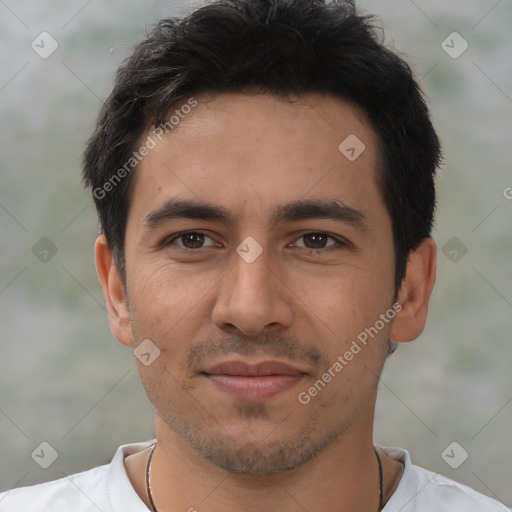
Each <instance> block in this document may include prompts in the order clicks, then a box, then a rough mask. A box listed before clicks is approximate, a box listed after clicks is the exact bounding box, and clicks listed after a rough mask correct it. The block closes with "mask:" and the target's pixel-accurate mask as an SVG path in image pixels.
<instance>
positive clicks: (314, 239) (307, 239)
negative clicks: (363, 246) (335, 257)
mask: <svg viewBox="0 0 512 512" xmlns="http://www.w3.org/2000/svg"><path fill="white" fill-rule="evenodd" d="M329 238H330V239H331V240H333V241H334V243H330V244H329V245H327V241H328V240H329ZM298 240H303V241H304V245H298V247H304V248H305V249H313V250H315V249H325V248H327V247H330V246H332V245H335V244H341V242H340V241H338V240H336V239H335V238H334V237H332V236H330V235H328V234H327V233H322V232H311V233H305V234H304V235H302V236H301V237H300V238H299V239H298Z"/></svg>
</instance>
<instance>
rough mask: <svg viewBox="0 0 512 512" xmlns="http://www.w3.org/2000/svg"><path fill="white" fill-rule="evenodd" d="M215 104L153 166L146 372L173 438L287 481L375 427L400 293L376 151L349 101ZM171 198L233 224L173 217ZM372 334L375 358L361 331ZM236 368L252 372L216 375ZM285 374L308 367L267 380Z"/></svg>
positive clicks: (148, 181) (132, 277)
mask: <svg viewBox="0 0 512 512" xmlns="http://www.w3.org/2000/svg"><path fill="white" fill-rule="evenodd" d="M205 99H206V98H205V97H197V100H198V101H199V103H198V105H197V106H196V107H195V108H194V109H193V110H192V112H190V113H189V114H188V115H187V116H184V118H183V119H180V122H179V125H178V126H177V127H175V128H174V129H173V130H172V132H170V133H169V134H167V135H165V137H163V140H162V141H160V142H158V144H157V146H156V147H155V148H153V149H151V150H150V151H149V154H148V155H147V156H146V157H145V158H144V159H143V160H142V161H141V163H140V165H139V168H138V170H137V179H136V182H135V188H134V193H133V196H132V200H131V204H130V212H129V216H128V223H127V230H126V247H125V250H126V262H127V267H126V271H127V292H128V298H129V308H130V320H131V326H130V329H131V336H133V346H134V347H137V346H138V345H139V344H140V343H141V342H142V341H143V340H146V339H149V340H151V342H152V343H153V344H154V345H156V346H157V347H158V349H159V350H160V355H159V357H157V358H156V359H155V360H154V362H152V364H150V365H147V366H146V365H144V364H142V363H141V362H138V366H139V371H140V374H141V379H142V382H143V384H144V387H145V390H146V392H147V394H148V397H149V399H150V400H151V402H152V403H153V405H154V406H155V408H156V409H157V413H158V415H159V417H160V419H161V420H163V421H162V424H164V425H166V427H167V426H168V427H169V434H170V435H177V436H179V438H181V439H182V440H185V441H186V443H187V444H188V445H189V446H191V447H192V448H193V449H194V450H196V452H198V453H199V454H200V455H202V456H203V457H205V458H207V459H209V460H210V461H212V462H214V463H215V464H217V465H218V466H221V467H223V468H225V469H229V470H233V471H242V472H247V473H264V472H275V471H280V470H283V469H288V468H292V467H295V466H297V465H299V464H301V463H304V462H306V461H307V460H309V459H311V458H312V457H313V456H314V455H315V454H316V453H318V452H319V451H320V450H322V449H323V448H324V447H326V446H327V445H328V444H330V443H331V442H333V441H334V440H335V439H337V438H338V437H339V436H340V434H341V433H344V432H345V438H346V436H349V437H350V436H360V435H363V434H365V435H366V434H367V433H368V429H371V420H372V417H373V408H374V402H375V396H376V387H377V381H378V377H379V375H380V371H381V368H382V364H383V360H384V357H385V353H386V348H387V340H388V339H389V332H390V327H391V322H389V321H388V322H382V321H381V322H380V323H378V324H377V325H378V326H379V327H380V326H381V324H384V325H383V327H382V328H380V329H375V327H374V326H375V325H376V322H377V320H379V318H381V315H382V314H385V313H386V312H389V310H390V308H391V305H392V301H393V297H394V289H393V278H394V250H393V239H392V228H391V221H390V217H389V215H388V212H387V210H386V207H385V205H384V202H383V199H382V197H381V195H380V193H379V191H378V188H377V185H376V169H377V166H378V160H377V151H376V146H377V142H376V137H375V135H374V133H373V131H372V129H371V127H370V126H369V124H368V123H367V121H366V119H365V117H364V116H363V115H362V114H361V113H360V111H359V110H358V109H356V108H355V107H354V106H353V105H351V104H350V103H347V102H345V101H343V100H341V99H339V98H335V97H331V96H324V95H307V96H304V97H302V99H301V100H300V101H298V102H295V103H291V102H289V101H285V100H280V99H277V98H275V97H273V96H270V95H254V96H246V95H241V94H223V95H220V96H217V97H216V98H215V99H213V100H212V99H210V100H208V101H205ZM147 135H151V131H150V132H148V133H147V134H146V135H145V136H144V138H143V139H142V140H143V141H144V140H146V137H147ZM354 135H355V136H356V137H357V139H359V141H360V142H362V143H363V144H364V146H365V149H364V151H363V152H362V153H361V154H360V155H359V156H357V154H358V152H359V151H360V149H361V148H362V146H361V145H360V142H357V139H355V138H354ZM348 136H351V138H349V139H348V140H347V142H346V143H345V144H344V145H342V147H341V150H340V149H339V148H338V146H339V145H340V144H341V143H342V142H343V141H344V140H345V139H346V138H347V137H348ZM155 140H157V139H155ZM351 148H353V149H354V150H352V149H351ZM354 156H356V157H357V158H355V159H354ZM348 157H350V158H348ZM169 201H174V202H176V201H191V202H195V203H199V204H202V205H204V204H206V203H207V204H208V205H210V206H211V205H213V206H214V207H215V208H219V209H222V211H223V212H224V213H226V214H227V218H226V219H222V218H189V217H190V215H188V214H186V213H185V214H183V212H181V215H185V216H174V215H171V213H174V214H175V213H176V209H175V208H167V209H166V208H165V205H166V203H167V202H169ZM297 201H312V202H322V203H324V204H328V203H333V202H336V203H335V204H337V205H338V206H340V207H341V208H339V212H338V213H339V215H338V217H337V218H334V217H332V216H331V217H329V216H327V215H324V216H323V217H322V216H321V215H320V216H319V214H318V211H317V210H315V208H311V209H308V208H305V207H303V208H299V209H298V210H297V209H296V210H295V211H294V210H293V209H292V208H288V209H285V208H284V207H285V206H286V205H288V204H289V203H293V202H297ZM167 206H169V205H167ZM303 206H304V204H303ZM193 211H194V209H193V208H192V209H189V210H188V213H189V214H190V213H191V212H193ZM297 212H299V213H300V212H302V214H303V218H300V215H297ZM277 213H281V215H277ZM294 213H295V214H294ZM214 217H215V216H214ZM180 232H187V233H188V234H185V236H181V237H180V236H177V233H180ZM190 232H192V233H190ZM237 248H238V250H237ZM259 251H261V253H259ZM387 318H389V315H388V317H387ZM370 327H373V328H374V331H371V332H372V334H373V337H372V336H367V343H366V345H365V344H363V343H361V341H358V335H360V334H361V333H362V332H364V331H365V329H369V328H370ZM375 330H377V331H378V333H377V334H374V332H375ZM367 332H368V331H367ZM359 339H361V337H360V338H359ZM354 341H356V342H357V346H358V347H359V350H357V348H356V346H355V345H354V344H353V342H354ZM146 343H148V342H146ZM148 346H150V347H151V346H152V345H148ZM347 351H348V352H351V353H352V356H353V357H350V356H346V353H347ZM339 356H340V357H341V358H342V361H343V363H341V362H340V359H339ZM226 361H227V362H233V361H235V362H240V361H243V362H245V363H247V365H248V367H245V369H243V371H242V369H241V368H240V367H239V366H237V365H231V366H229V365H228V366H227V367H224V368H220V369H217V370H215V369H214V366H216V365H218V364H219V363H223V362H226ZM271 361H274V362H276V361H277V362H280V363H285V364H287V365H289V366H291V367H292V369H291V370H290V369H288V370H289V371H287V370H283V369H279V368H277V367H274V368H272V367H271V366H270V367H269V366H267V367H265V366H260V367H259V369H258V370H257V371H256V370H255V368H257V367H256V365H257V364H258V363H261V362H271ZM337 361H338V365H336V364H335V363H336V362H337ZM340 365H341V370H340ZM248 368H249V370H250V369H252V370H255V372H258V371H259V373H260V374H263V375H260V376H256V377H255V376H252V377H251V376H247V375H246V373H247V371H248ZM269 368H270V370H269ZM329 368H330V372H329ZM297 372H298V373H297ZM325 372H329V375H330V376H331V378H330V379H327V378H324V380H323V381H322V382H323V383H324V385H323V386H322V385H321V384H318V383H317V381H319V380H322V375H323V374H324V373H325ZM271 373H274V374H280V375H274V377H270V376H269V374H271ZM214 374H215V375H214ZM236 375H238V376H236ZM264 375H266V377H265V376H264ZM251 379H252V380H251ZM326 380H327V382H325V381H326ZM315 383H317V387H316V388H315V389H316V393H315V391H309V390H310V388H312V387H314V385H315ZM299 397H301V398H300V399H299ZM308 397H309V399H308Z"/></svg>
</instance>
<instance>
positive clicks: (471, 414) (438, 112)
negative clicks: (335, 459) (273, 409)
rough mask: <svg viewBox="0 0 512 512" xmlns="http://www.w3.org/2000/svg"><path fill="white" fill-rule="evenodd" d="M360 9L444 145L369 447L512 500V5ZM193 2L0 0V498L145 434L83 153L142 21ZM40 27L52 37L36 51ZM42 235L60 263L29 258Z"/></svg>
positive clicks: (367, 4) (147, 419)
mask: <svg viewBox="0 0 512 512" xmlns="http://www.w3.org/2000/svg"><path fill="white" fill-rule="evenodd" d="M194 5H195V4H194ZM359 5H360V7H361V8H363V9H365V10H367V11H369V12H372V13H375V14H377V15H379V16H380V17H381V18H382V21H383V27H384V29H385V34H386V41H388V43H389V44H390V45H393V46H394V47H395V48H396V49H397V50H398V51H400V52H402V53H404V54H406V55H407V56H408V57H407V60H408V62H409V63H410V64H411V66H412V68H413V70H414V71H415V73H416V75H417V77H418V78H419V79H420V82H421V85H422V87H423V89H424V91H425V92H426V94H427V96H428V98H429V101H430V106H431V109H432V115H433V120H434V124H435V126H436V128H437V130H438V133H439V135H440V138H441V139H442V142H443V146H444V152H445V164H444V166H443V168H442V171H441V173H440V176H439V180H438V192H439V207H438V214H437V223H436V230H435V232H434V237H435V239H436V241H437V242H438V246H439V254H438V267H437V271H438V278H437V284H436V288H435V291H434V294H433V297H432V301H431V307H430V315H429V321H428V325H427V328H426V330H425V332H424V333H423V335H422V336H421V337H420V338H419V339H418V340H416V341H415V342H413V343H409V344H403V345H400V346H399V348H398V350H397V352H396V353H395V354H394V355H393V357H392V358H391V359H390V360H389V362H388V363H387V366H386V368H385V370H384V374H383V377H382V382H381V385H380V397H379V401H378V405H377V412H376V424H375V439H376V442H378V443H380V444H382V445H388V446H402V447H404V448H406V449H408V450H409V451H410V452H411V455H412V458H413V462H415V463H416V464H418V465H421V466H424V467H427V468H428V469H430V470H433V471H437V472H440V473H442V474H445V475H447V476H449V477H451V478H453V479H455V480H458V481H460V482H463V483H466V484H468V485H470V486H471V487H473V488H475V489H477V490H479V491H480V492H483V493H485V494H487V495H490V496H493V497H495V498H498V499H500V500H502V501H503V502H504V503H506V504H507V505H508V506H512V487H511V486H510V482H511V477H512V450H511V446H512V443H511V442H510V434H511V432H512V428H511V427H512V379H511V378H510V377H511V371H510V368H511V332H512V321H511V318H512V272H511V265H510V263H511V261H512V258H511V256H512V243H511V226H512V222H511V221H512V173H511V162H512V149H511V148H512V128H511V126H512V35H511V34H512V29H511V27H512V3H511V1H510V0H500V1H498V0H465V1H464V2H462V1H458V2H445V1H443V0H414V1H413V0H388V1H386V2H382V1H379V0H364V1H361V2H359ZM189 7H190V4H189V3H187V2H182V3H177V2H172V1H169V2H163V1H158V2H156V1H153V2H151V1H142V0H132V1H131V2H126V1H121V0H110V1H108V2H105V1H101V0H89V1H86V0H83V1H82V2H70V1H65V0H53V1H51V2H50V1H45V0H41V1H39V2H33V1H28V0H17V1H16V2H15V1H14V0H1V1H0V37H1V41H2V46H1V50H0V64H1V66H0V119H1V123H2V124H1V128H2V132H1V137H0V169H1V172H0V225H1V237H0V251H1V260H0V318H1V322H0V351H1V370H0V490H6V489H9V488H11V487H14V486H21V485H29V484H33V483H37V482H43V481H47V480H51V479H54V478H59V477H61V476H63V474H71V473H73V472H78V471H82V470H85V469H88V468H91V467H93V466H97V465H100V464H104V463H106V462H108V461H109V460H110V459H111V458H112V456H113V453H114V451H115V448H116V447H117V446H118V445H120V444H124V443H128V442H134V441H142V440H146V439H150V438H152V437H153V435H154V434H153V412H152V408H151V406H150V405H149V403H148V402H147V400H146V397H145V394H144V392H143V390H142V387H141V385H140V383H139V381H138V376H137V372H136V368H135V364H134V361H133V356H132V354H131V353H130V351H129V350H128V349H127V348H125V347H123V346H121V345H120V344H119V343H118V342H117V341H116V340H115V339H114V338H113V337H112V335H111V333H110V330H109V327H108V323H107V320H106V312H105V309H104V299H103V294H102V291H101V288H100V285H99V282H98V280H97V277H96V273H95V267H94V261H93V243H94V240H95V237H96V235H97V233H98V224H97V220H96V214H95V211H94V207H93V203H92V199H91V198H90V197H89V194H88V192H87V191H85V190H84V189H83V187H82V185H81V182H80V160H81V153H82V151H83V148H84V143H85V141H86V139H87V137H88V136H89V134H90V133H91V131H92V129H93V125H94V123H95V118H96V115H97V113H98V111H99V109H100V107H101V104H102V101H103V100H104V99H105V98H106V97H107V95H108V94H109V92H110V90H111V87H112V85H113V78H114V72H115V70H116V68H117V66H118V65H119V64H120V63H121V61H122V60H123V59H124V58H125V57H126V56H128V55H129V54H130V51H131V49H132V48H133V46H134V44H136V43H137V42H139V41H140V40H141V39H142V38H143V37H144V31H145V29H146V27H147V28H148V29H149V28H150V27H151V26H152V25H153V24H154V23H155V21H156V20H157V19H158V18H159V17H161V16H164V15H180V14H183V13H185V12H187V10H188V8H189ZM42 32H48V33H49V34H50V35H51V37H52V38H53V39H55V40H56V41H57V43H58V45H59V46H58V49H57V50H56V51H55V52H54V53H53V54H52V55H50V56H49V57H48V58H46V59H43V58H41V57H40V56H39V55H38V53H36V51H35V49H37V50H38V51H39V52H40V53H44V51H49V50H51V40H50V39H45V41H46V42H45V43H44V45H43V44H41V42H40V41H41V38H37V36H39V34H41V33H42ZM453 32H456V33H457V34H453ZM44 37H47V36H44ZM34 40H35V44H39V47H38V46H35V49H33V48H32V47H31V44H32V41H34ZM38 41H39V43H38ZM443 41H444V42H443ZM466 43H467V45H468V47H467V49H466V50H465V51H464V52H463V53H462V54H460V55H458V54H459V53H460V52H461V51H462V50H463V49H464V47H465V45H466ZM42 46H44V48H42ZM43 237H46V238H48V239H49V240H51V242H52V243H53V244H54V246H55V248H56V250H57V252H56V254H52V252H51V251H50V252H49V253H44V254H41V252H38V249H37V248H38V247H39V246H37V245H36V244H37V243H38V242H39V241H40V240H41V238H43ZM47 243H48V242H46V244H47ZM34 246H36V249H33V248H34ZM34 253H36V254H34ZM36 256H38V257H36ZM45 258H46V259H47V260H48V261H46V262H45V261H44V260H45ZM41 259H43V261H41ZM43 441H46V442H48V443H50V444H51V445H52V446H53V447H54V448H55V449H56V450H57V452H58V455H59V456H58V459H57V460H56V461H55V462H54V463H53V464H52V465H51V466H50V467H49V468H48V469H46V470H45V469H42V468H40V467H39V466H38V465H37V464H36V463H35V462H34V460H33V459H32V457H31V454H32V452H33V451H34V450H35V449H36V447H38V446H39V445H40V443H41V442H43ZM452 442H457V443H458V445H456V446H455V450H454V452H450V449H451V448H450V449H449V450H448V453H449V454H452V453H453V454H454V457H455V458H456V459H461V458H463V457H462V456H463V455H464V452H463V451H462V450H465V452H467V453H468V455H469V456H468V458H467V460H465V461H464V462H463V463H462V464H460V466H459V467H458V468H457V469H453V468H452V467H450V465H449V464H447V462H445V460H449V458H448V459H447V458H446V455H445V456H444V458H443V456H442V455H441V454H442V453H443V452H444V450H445V448H446V447H448V446H449V445H450V444H451V443H452ZM459 445H460V446H459ZM445 454H446V452H445ZM449 462H450V463H451V464H452V466H454V465H456V464H454V463H453V457H452V460H449ZM456 462H457V461H456Z"/></svg>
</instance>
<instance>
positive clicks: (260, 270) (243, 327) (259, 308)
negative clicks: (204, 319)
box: [212, 250, 293, 336]
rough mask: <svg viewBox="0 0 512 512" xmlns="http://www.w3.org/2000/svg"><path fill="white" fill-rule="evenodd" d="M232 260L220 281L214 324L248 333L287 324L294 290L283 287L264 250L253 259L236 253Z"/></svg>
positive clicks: (278, 328)
mask: <svg viewBox="0 0 512 512" xmlns="http://www.w3.org/2000/svg"><path fill="white" fill-rule="evenodd" d="M233 259H234V262H233V268H232V270H231V272H229V274H228V275H227V276H226V277H225V279H223V280H222V281H221V283H220V284H219V289H218V296H217V300H216V302H215V305H214V307H213V312H212V320H213V323H214V324H215V325H216V326H217V327H218V328H219V329H223V330H232V329H234V328H237V329H238V330H240V331H241V332H242V333H244V334H245V335H247V336H255V335H258V334H260V333H261V332H262V331H264V330H265V329H266V330H268V329H273V330H280V328H281V329H284V328H286V327H289V326H290V324H291V322H292V317H293V309H292V305H291V302H290V301H291V300H292V298H293V293H292V292H291V290H290V289H289V288H288V287H287V286H286V284H285V281H284V276H283V275H282V272H280V270H279V268H280V267H279V265H277V264H276V262H275V261H274V264H273V263H272V261H271V258H270V257H269V255H268V254H267V252H266V251H265V250H263V252H262V253H261V254H260V255H259V256H258V257H257V258H256V259H255V260H254V261H252V262H248V261H246V260H245V259H243V258H242V257H241V256H239V255H238V253H234V255H233ZM280 274H281V275H280Z"/></svg>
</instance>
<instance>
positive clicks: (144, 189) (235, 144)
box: [128, 93, 379, 229]
mask: <svg viewBox="0 0 512 512" xmlns="http://www.w3.org/2000/svg"><path fill="white" fill-rule="evenodd" d="M192 100H193V101H191V100H189V101H188V102H186V103H183V104H182V105H186V104H188V105H194V106H193V107H192V108H188V107H187V108H182V107H180V106H179V105H178V106H177V107H175V109H174V110H173V111H172V112H170V113H169V116H168V119H170V120H172V128H171V129H169V127H170V126H171V125H170V124H169V125H167V130H164V131H162V127H160V128H159V127H153V128H152V129H151V130H149V131H148V132H147V133H146V134H145V135H144V136H143V138H142V141H143V142H144V141H146V140H148V139H147V137H150V138H151V139H152V140H154V142H155V145H154V147H153V148H152V149H151V150H150V151H148V153H147V155H146V156H145V157H144V158H143V159H142V160H141V162H140V163H139V165H138V168H137V171H136V180H135V183H134V193H133V194H132V201H131V205H130V212H129V219H128V224H129V225H130V224H133V227H135V228H138V229H142V228H143V222H144V219H145V218H146V217H147V215H148V214H149V213H150V212H151V211H152V210H154V209H155V207H156V206H158V205H159V204H161V203H162V202H163V201H165V200H166V199H168V198H170V197H174V198H175V197H183V198H188V199H194V200H195V201H205V202H209V203H216V204H221V205H224V206H225V207H226V208H228V209H230V210H231V211H232V213H233V215H234V216H236V218H238V219H243V218H245V219H246V220H248V221H251V220H253V221H255V215H260V214H261V215H263V214H265V215H266V214H267V213H268V214H269V215H267V217H268V220H269V222H270V220H271V218H270V217H271V215H270V211H271V210H272V211H275V205H276V204H283V203H285V202H290V201H296V200H298V199H307V198H308V197H323V198H325V199H333V200H340V201H342V202H344V203H345V204H348V205H349V206H351V205H353V206H354V207H355V206H358V205H357V203H361V202H366V203H368V204H370V203H371V202H372V201H373V202H375V201H376V200H379V197H378V196H379V194H378V191H377V187H376V180H375V174H376V168H377V155H376V153H377V152H376V146H377V144H376V137H375V134H374V132H373V130H372V128H371V126H370V124H369V122H368V121H367V119H366V117H365V115H364V114H363V113H362V112H361V111H360V110H359V109H358V108H357V107H356V106H354V105H353V104H351V103H349V102H347V101H345V100H343V99H341V98H337V97H334V96H331V95H322V94H309V95H305V96H302V97H300V98H292V99H281V98H277V97H275V96H272V95H268V94H253V95H246V94H240V93H225V94H221V95H217V96H206V95H203V96H197V97H195V98H193V99H192ZM171 117H173V119H171ZM164 128H165V127H164ZM360 206H361V204H359V207H360Z"/></svg>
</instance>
